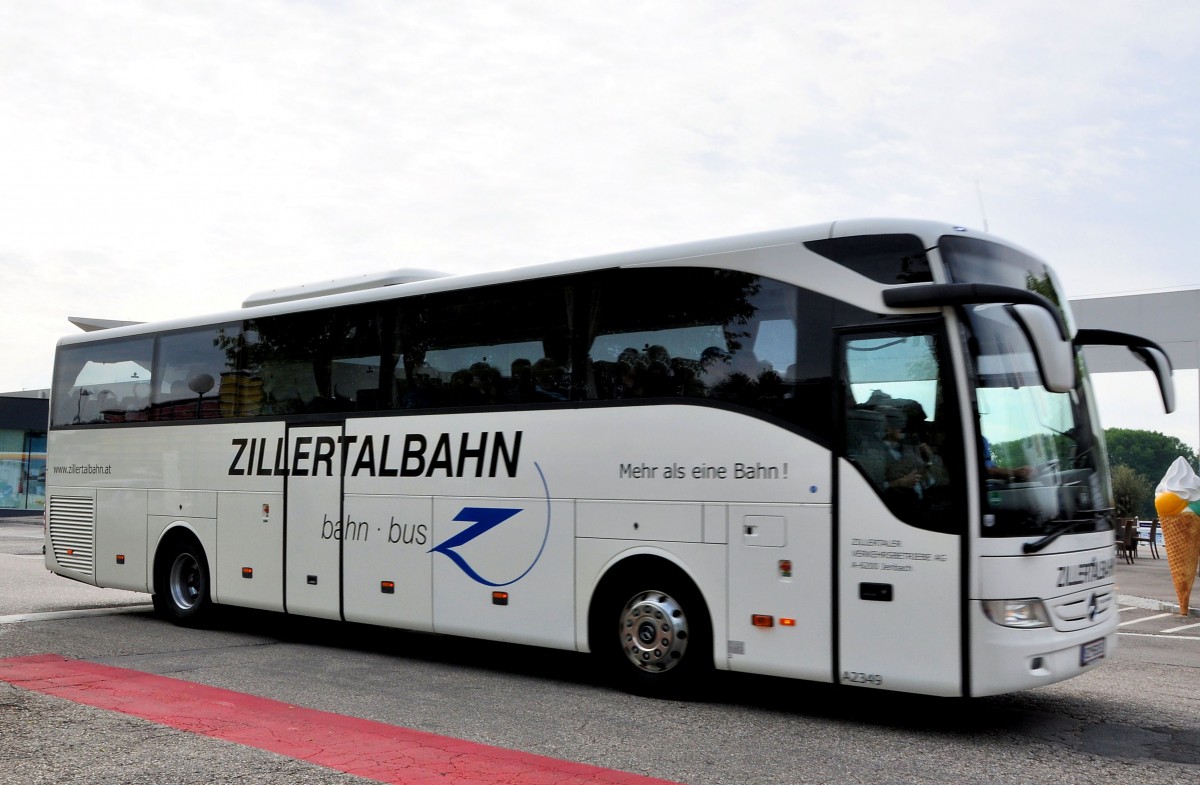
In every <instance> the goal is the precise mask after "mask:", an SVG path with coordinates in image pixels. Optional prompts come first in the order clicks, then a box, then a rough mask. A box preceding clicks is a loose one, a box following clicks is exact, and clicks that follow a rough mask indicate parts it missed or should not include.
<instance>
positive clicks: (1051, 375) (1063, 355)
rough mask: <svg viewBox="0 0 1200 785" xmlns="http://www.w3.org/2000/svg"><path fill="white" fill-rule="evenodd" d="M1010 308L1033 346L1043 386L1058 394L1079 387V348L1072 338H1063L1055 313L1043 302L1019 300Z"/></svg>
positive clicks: (1007, 307) (1010, 311) (1008, 308)
mask: <svg viewBox="0 0 1200 785" xmlns="http://www.w3.org/2000/svg"><path fill="white" fill-rule="evenodd" d="M1006 309H1007V310H1008V312H1009V313H1010V314H1012V317H1013V320H1014V321H1016V323H1017V324H1018V325H1020V327H1021V330H1022V331H1023V332H1024V333H1025V337H1026V338H1028V339H1029V345H1030V346H1032V347H1033V356H1034V358H1035V360H1036V361H1037V365H1038V371H1039V372H1040V373H1041V375H1042V384H1043V386H1045V388H1046V389H1047V390H1049V391H1050V392H1056V393H1064V392H1070V391H1071V390H1073V389H1075V384H1076V381H1077V379H1076V377H1075V347H1074V345H1073V344H1072V343H1071V342H1070V341H1066V340H1063V337H1062V332H1061V330H1060V329H1059V322H1058V320H1057V319H1056V318H1055V317H1054V314H1052V313H1051V312H1050V311H1048V310H1046V309H1045V308H1043V307H1041V306H1039V305H1029V304H1027V303H1016V304H1014V305H1009V306H1006Z"/></svg>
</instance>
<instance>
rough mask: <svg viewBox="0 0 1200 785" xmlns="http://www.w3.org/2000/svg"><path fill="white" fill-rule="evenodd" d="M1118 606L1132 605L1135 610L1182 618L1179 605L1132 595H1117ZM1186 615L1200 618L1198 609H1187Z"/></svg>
mask: <svg viewBox="0 0 1200 785" xmlns="http://www.w3.org/2000/svg"><path fill="white" fill-rule="evenodd" d="M1117 604H1118V605H1132V606H1133V607H1135V608H1145V609H1146V610H1151V611H1159V612H1167V613H1174V614H1175V615H1176V616H1182V615H1183V614H1181V613H1180V612H1179V603H1177V602H1165V601H1163V600H1152V599H1150V598H1149V597H1136V596H1134V595H1132V594H1118V595H1117ZM1187 615H1188V616H1189V617H1196V618H1200V608H1188V613H1187Z"/></svg>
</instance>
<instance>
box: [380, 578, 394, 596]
mask: <svg viewBox="0 0 1200 785" xmlns="http://www.w3.org/2000/svg"><path fill="white" fill-rule="evenodd" d="M379 591H381V592H383V593H384V594H395V593H396V583H395V582H394V581H380V582H379Z"/></svg>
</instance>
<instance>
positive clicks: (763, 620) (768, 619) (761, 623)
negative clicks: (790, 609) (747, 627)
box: [750, 613, 775, 627]
mask: <svg viewBox="0 0 1200 785" xmlns="http://www.w3.org/2000/svg"><path fill="white" fill-rule="evenodd" d="M750 623H751V624H753V625H754V626H755V627H774V626H775V617H774V616H768V615H767V614H765V613H755V614H754V615H752V616H751V617H750Z"/></svg>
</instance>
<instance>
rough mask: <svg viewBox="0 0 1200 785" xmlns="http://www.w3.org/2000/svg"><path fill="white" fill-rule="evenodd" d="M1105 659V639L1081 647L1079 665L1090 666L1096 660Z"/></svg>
mask: <svg viewBox="0 0 1200 785" xmlns="http://www.w3.org/2000/svg"><path fill="white" fill-rule="evenodd" d="M1102 659H1104V639H1103V638H1099V639H1097V640H1094V641H1089V642H1087V643H1085V644H1083V645H1082V646H1080V647H1079V664H1080V665H1089V664H1091V663H1093V662H1095V661H1096V660H1102Z"/></svg>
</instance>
